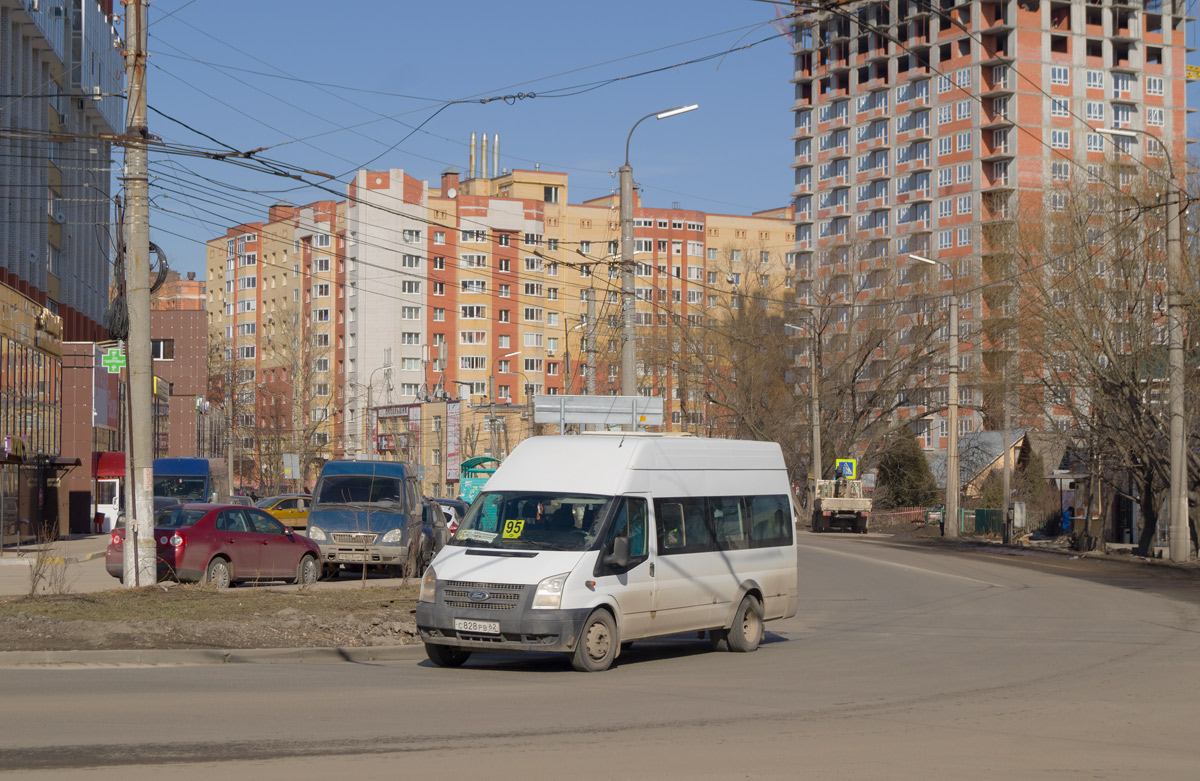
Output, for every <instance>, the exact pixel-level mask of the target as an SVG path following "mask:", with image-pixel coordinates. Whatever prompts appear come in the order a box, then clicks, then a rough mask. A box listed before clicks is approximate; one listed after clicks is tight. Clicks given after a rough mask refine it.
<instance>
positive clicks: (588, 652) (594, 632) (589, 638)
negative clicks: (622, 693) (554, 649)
mask: <svg viewBox="0 0 1200 781" xmlns="http://www.w3.org/2000/svg"><path fill="white" fill-rule="evenodd" d="M620 646H621V642H620V638H618V637H617V623H616V622H615V621H613V617H612V614H611V613H609V612H608V611H607V610H602V609H598V610H593V611H592V614H591V615H590V616H588V617H587V621H584V622H583V630H582V631H581V632H580V633H579V640H578V642H577V643H576V644H575V652H574V653H572V654H571V666H572V667H574V668H575V669H576V670H578V671H579V672H581V673H598V672H602V671H604V670H607V669H608V668H609V667H611V666H612V663H613V659H616V658H617V649H618V648H620Z"/></svg>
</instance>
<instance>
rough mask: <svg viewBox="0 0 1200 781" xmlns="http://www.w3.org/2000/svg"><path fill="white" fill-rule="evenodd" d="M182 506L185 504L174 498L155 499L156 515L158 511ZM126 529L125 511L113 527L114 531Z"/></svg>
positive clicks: (159, 497) (122, 511) (162, 497)
mask: <svg viewBox="0 0 1200 781" xmlns="http://www.w3.org/2000/svg"><path fill="white" fill-rule="evenodd" d="M180 504H183V503H182V502H180V501H179V500H178V499H176V498H175V497H174V496H156V497H154V512H155V514H157V513H158V511H159V510H161V509H163V508H164V507H177V506H178V505H180ZM124 528H125V511H124V510H121V514H120V515H118V516H117V521H116V524H115V525H114V526H113V529H124Z"/></svg>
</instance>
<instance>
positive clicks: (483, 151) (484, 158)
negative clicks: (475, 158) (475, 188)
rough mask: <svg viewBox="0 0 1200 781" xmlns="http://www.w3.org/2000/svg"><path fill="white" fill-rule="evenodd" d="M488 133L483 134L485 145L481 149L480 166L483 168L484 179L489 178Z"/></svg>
mask: <svg viewBox="0 0 1200 781" xmlns="http://www.w3.org/2000/svg"><path fill="white" fill-rule="evenodd" d="M487 148H488V143H487V133H484V134H483V143H482V146H480V148H479V165H480V167H481V168H483V178H484V179H487V178H488V161H487Z"/></svg>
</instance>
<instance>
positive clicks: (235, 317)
mask: <svg viewBox="0 0 1200 781" xmlns="http://www.w3.org/2000/svg"><path fill="white" fill-rule="evenodd" d="M345 219H346V218H345V203H344V202H334V201H318V202H315V203H311V204H308V205H306V206H295V205H293V204H291V203H287V202H280V203H277V204H275V205H273V206H272V207H271V208H270V209H269V211H268V214H267V219H266V220H265V221H264V222H251V223H246V224H243V225H238V226H236V227H233V228H229V229H228V230H227V231H226V234H225V236H222V237H219V238H216V239H212V240H210V241H209V242H208V247H207V274H208V284H207V287H206V293H205V298H206V309H207V312H208V337H209V345H208V366H209V372H208V377H209V388H208V397H209V400H210V402H212V403H215V404H219V405H221V407H222V410H223V412H224V413H225V414H228V415H229V416H230V417H231V420H230V426H231V428H232V442H233V447H234V458H235V461H237V462H238V466H237V468H236V469H235V471H236V472H237V473H238V474H244V475H246V479H247V481H252V482H255V483H258V482H265V483H269V484H272V485H278V484H280V483H281V482H282V475H281V474H277V472H279V471H280V470H281V469H282V467H280V466H278V465H279V464H280V463H281V461H280V459H278V458H274V457H271V456H278V455H281V454H294V455H297V456H298V457H300V458H301V459H303V460H306V462H307V463H308V465H309V471H312V469H313V468H319V463H320V462H321V460H322V459H326V458H329V457H331V456H332V454H333V452H334V451H333V450H332V449H331V443H332V442H334V441H335V439H336V438H337V437H338V436H339V432H340V431H341V427H342V426H343V410H342V406H341V397H340V395H338V394H340V393H341V389H342V387H343V385H344V383H345V376H344V375H345V360H346V358H345V349H346V348H345V325H346V321H347V316H348V306H347V298H346V267H345V249H346V230H345ZM268 434H269V436H267V435H268ZM264 459H265V460H264ZM263 464H267V465H268V467H267V473H266V474H265V475H264V474H263V466H262V465H263Z"/></svg>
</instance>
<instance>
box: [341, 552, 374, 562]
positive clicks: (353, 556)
mask: <svg viewBox="0 0 1200 781" xmlns="http://www.w3.org/2000/svg"><path fill="white" fill-rule="evenodd" d="M366 560H367V554H365V553H339V554H338V561H366Z"/></svg>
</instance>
